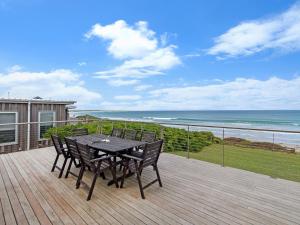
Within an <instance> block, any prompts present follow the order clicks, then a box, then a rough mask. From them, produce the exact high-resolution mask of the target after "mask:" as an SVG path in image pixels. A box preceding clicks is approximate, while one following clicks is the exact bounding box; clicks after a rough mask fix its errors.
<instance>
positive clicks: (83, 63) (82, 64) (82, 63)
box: [77, 62, 87, 66]
mask: <svg viewBox="0 0 300 225" xmlns="http://www.w3.org/2000/svg"><path fill="white" fill-rule="evenodd" d="M77 64H78V66H86V65H87V63H86V62H79V63H77Z"/></svg>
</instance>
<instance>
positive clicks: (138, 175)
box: [134, 161, 145, 199]
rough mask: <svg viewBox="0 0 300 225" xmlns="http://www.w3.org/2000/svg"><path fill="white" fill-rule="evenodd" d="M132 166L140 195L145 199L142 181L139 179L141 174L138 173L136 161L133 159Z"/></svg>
mask: <svg viewBox="0 0 300 225" xmlns="http://www.w3.org/2000/svg"><path fill="white" fill-rule="evenodd" d="M134 166H135V170H136V175H137V180H138V183H139V188H140V192H141V196H142V199H145V195H144V190H143V186H142V181H141V174H140V171H139V167H138V164H137V161H134Z"/></svg>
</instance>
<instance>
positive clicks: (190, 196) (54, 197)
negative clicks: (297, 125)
mask: <svg viewBox="0 0 300 225" xmlns="http://www.w3.org/2000/svg"><path fill="white" fill-rule="evenodd" d="M54 158H55V151H54V149H53V148H51V147H50V148H44V149H38V150H31V151H25V152H18V153H11V154H6V155H0V171H1V172H0V224H7V225H12V224H22V225H23V224H43V225H44V224H299V223H300V184H299V183H295V182H291V181H286V180H280V179H273V178H270V177H268V176H264V175H260V174H255V173H251V172H247V171H242V170H238V169H233V168H222V167H220V166H219V165H215V164H210V163H207V162H202V161H197V160H193V159H185V158H182V157H179V156H175V155H171V154H166V153H163V154H162V155H161V158H160V160H159V168H160V173H161V178H162V182H163V188H160V187H159V186H158V184H157V183H156V184H154V185H152V186H151V187H149V188H147V189H146V191H145V194H146V200H142V199H141V198H140V193H139V190H138V185H137V181H136V179H135V177H131V178H129V179H127V180H126V182H125V188H124V189H116V188H115V186H110V187H108V186H107V185H106V184H107V180H102V179H98V181H97V184H96V187H95V190H94V194H93V197H92V199H91V201H89V202H87V201H86V200H85V199H86V196H87V187H85V186H84V185H83V186H81V187H80V189H78V190H76V189H75V178H74V177H73V176H70V177H69V178H68V179H65V178H61V179H58V178H57V175H58V172H57V171H56V172H53V173H51V172H50V170H51V165H52V163H53V161H54ZM142 176H143V181H144V182H145V183H146V182H148V181H150V180H152V179H153V178H154V177H155V173H154V171H153V170H152V169H151V168H148V169H146V170H144V171H143V175H142ZM84 181H85V182H86V183H87V184H90V183H91V174H90V173H86V175H85V177H84Z"/></svg>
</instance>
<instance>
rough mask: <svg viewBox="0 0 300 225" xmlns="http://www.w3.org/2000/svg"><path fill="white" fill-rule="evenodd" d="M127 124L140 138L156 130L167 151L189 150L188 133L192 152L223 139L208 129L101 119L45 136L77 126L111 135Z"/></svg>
mask: <svg viewBox="0 0 300 225" xmlns="http://www.w3.org/2000/svg"><path fill="white" fill-rule="evenodd" d="M125 126H126V128H127V129H134V130H138V131H139V132H138V135H137V138H140V135H141V131H142V130H145V131H152V132H155V133H156V135H157V137H158V138H161V137H162V138H163V139H164V151H166V152H171V151H187V149H188V135H189V150H190V151H192V152H198V151H201V150H202V149H203V147H205V146H209V145H211V144H213V143H220V142H221V140H220V139H219V138H217V137H215V136H214V135H213V133H211V132H206V131H190V132H189V134H188V132H187V130H185V129H182V128H174V127H166V126H161V125H159V124H155V123H143V122H124V121H110V120H99V121H94V122H89V123H78V124H76V125H64V126H57V127H53V128H51V129H49V130H48V131H47V132H46V134H45V135H44V137H45V138H50V136H51V134H57V135H58V136H59V137H61V138H64V137H67V136H72V132H73V130H74V129H76V128H87V129H88V131H89V133H90V134H94V133H102V134H106V135H109V134H110V133H111V131H112V128H113V127H117V128H125ZM161 132H162V133H161Z"/></svg>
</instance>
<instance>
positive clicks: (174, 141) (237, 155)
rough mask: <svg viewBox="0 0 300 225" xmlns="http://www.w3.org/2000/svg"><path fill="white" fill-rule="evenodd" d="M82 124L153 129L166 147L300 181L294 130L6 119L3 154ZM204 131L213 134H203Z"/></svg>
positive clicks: (0, 134)
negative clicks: (56, 130) (51, 130)
mask: <svg viewBox="0 0 300 225" xmlns="http://www.w3.org/2000/svg"><path fill="white" fill-rule="evenodd" d="M78 123H82V124H91V129H92V130H93V132H95V133H106V134H109V133H110V130H111V129H112V128H113V127H116V126H117V127H122V128H125V129H137V130H139V131H143V130H145V129H146V130H149V129H150V130H151V129H154V130H155V131H156V133H157V134H158V136H159V137H160V138H164V139H165V146H164V150H165V151H168V152H170V153H173V154H176V155H181V156H185V157H187V158H195V159H200V160H202V161H208V162H212V163H216V164H219V165H221V166H230V167H236V168H241V169H245V170H250V171H253V172H258V173H263V174H267V175H270V176H273V177H280V178H285V179H291V180H296V181H300V175H299V171H300V154H297V152H298V151H299V149H300V147H299V146H300V131H292V130H278V129H261V128H245V127H231V126H214V125H206V124H181V123H165V122H162V123H158V122H147V121H132V120H107V119H88V118H86V119H80V120H79V119H74V120H67V121H46V122H31V123H26V122H24V123H8V124H0V153H6V152H14V151H19V150H28V149H32V148H39V147H46V146H49V145H51V141H49V140H48V139H45V138H44V137H43V134H44V133H45V132H46V131H47V129H49V128H50V127H61V126H64V125H67V124H78ZM152 125H154V126H152ZM171 128H178V129H173V130H172V129H171ZM200 131H208V132H211V133H213V134H214V136H212V135H211V136H209V135H208V136H205V135H204V136H201V135H200V134H202V133H199V132H200ZM209 138H211V140H209ZM239 138H242V139H239Z"/></svg>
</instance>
